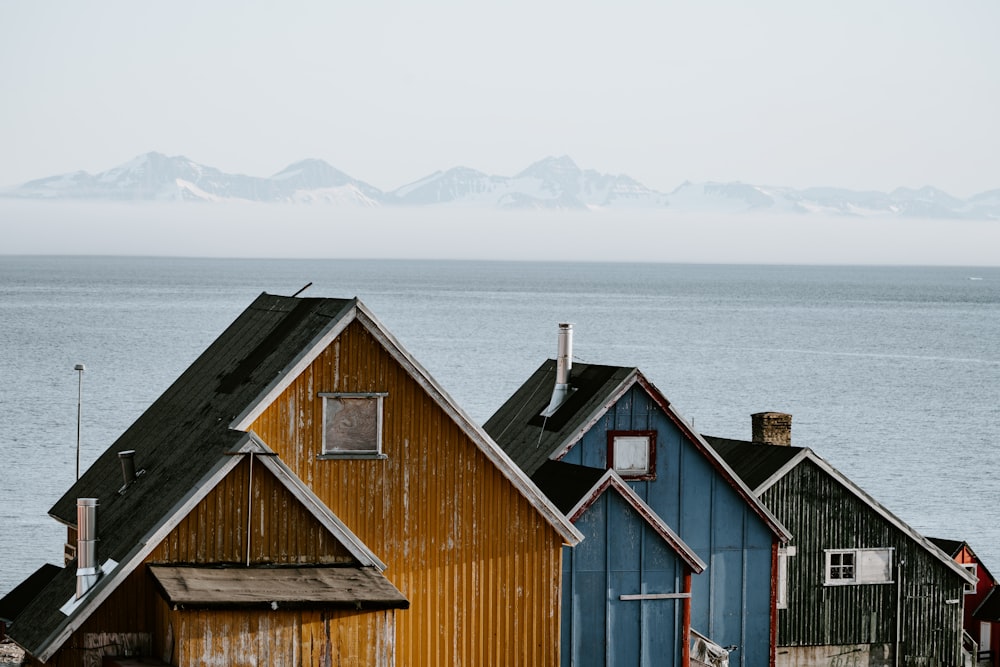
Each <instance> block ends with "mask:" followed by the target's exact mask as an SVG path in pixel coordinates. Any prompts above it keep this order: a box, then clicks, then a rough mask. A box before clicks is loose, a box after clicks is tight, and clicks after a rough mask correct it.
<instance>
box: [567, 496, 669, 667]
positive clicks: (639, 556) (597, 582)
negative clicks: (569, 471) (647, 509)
mask: <svg viewBox="0 0 1000 667" xmlns="http://www.w3.org/2000/svg"><path fill="white" fill-rule="evenodd" d="M576 527H577V528H579V529H580V531H581V532H582V533H583V534H584V536H585V538H584V540H583V542H581V543H580V544H579V545H577V546H576V547H574V548H572V549H569V548H566V549H565V550H564V554H563V561H564V565H563V623H562V628H563V630H562V632H563V635H562V642H563V652H562V662H561V664H562V665H563V667H570V666H571V665H572V666H574V667H604V666H606V665H616V666H617V667H647V666H651V665H657V666H658V667H687V666H686V664H685V663H684V662H683V660H682V657H683V654H684V645H685V639H686V637H687V633H686V632H685V628H684V626H683V610H684V601H683V600H680V599H666V600H621V599H620V596H621V595H636V594H640V593H645V594H650V593H683V592H686V588H685V582H686V581H688V579H687V573H688V570H687V569H686V567H685V565H684V564H683V562H682V561H681V560H680V558H679V557H678V556H677V554H676V552H674V551H673V550H672V549H671V548H670V546H669V545H668V544H667V543H666V542H664V540H663V538H662V537H660V536H659V535H658V534H656V533H655V532H654V531H653V529H652V528H651V527H650V526H649V524H647V523H646V522H645V520H643V519H642V518H641V517H640V516H639V514H638V513H637V512H636V511H635V510H634V509H633V508H632V507H631V506H629V505H628V504H627V503H626V502H625V501H624V500H622V498H621V496H619V495H618V494H617V493H615V492H613V491H609V492H606V493H604V494H603V495H602V496H601V497H600V498H599V499H598V500H597V502H595V503H594V504H593V505H591V506H590V508H588V509H587V511H586V512H584V513H583V515H582V516H581V517H580V518H579V519H578V520H577V522H576Z"/></svg>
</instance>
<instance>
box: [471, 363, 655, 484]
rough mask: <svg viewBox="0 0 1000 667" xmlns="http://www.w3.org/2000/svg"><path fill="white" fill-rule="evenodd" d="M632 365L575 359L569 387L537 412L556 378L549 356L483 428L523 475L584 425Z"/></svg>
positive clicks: (625, 378) (538, 466) (549, 397)
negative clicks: (558, 401)
mask: <svg viewBox="0 0 1000 667" xmlns="http://www.w3.org/2000/svg"><path fill="white" fill-rule="evenodd" d="M636 372H637V369H635V368H625V367H620V366H599V365H597V364H581V363H574V364H573V368H572V370H571V371H570V382H569V384H570V386H571V387H573V389H574V391H573V393H572V394H570V396H569V397H568V398H567V399H566V401H565V402H564V403H563V404H562V405H561V406H560V407H559V409H558V410H556V412H555V414H553V415H552V416H551V417H548V418H545V417H542V416H541V412H542V410H544V409H545V408H546V407H547V406H548V404H549V400H550V399H551V398H552V389H553V387H555V382H556V362H555V360H554V359H548V360H546V361H545V362H544V363H542V365H541V366H539V367H538V370H536V371H535V372H534V373H533V374H532V375H531V377H530V378H528V380H527V381H526V382H525V383H524V384H522V385H521V386H520V388H518V390H517V391H515V392H514V394H513V395H512V396H511V397H510V398H509V399H507V401H506V402H505V403H504V404H503V405H502V406H500V409H498V410H497V411H496V412H495V413H494V414H493V416H492V417H490V418H489V419H488V420H487V421H486V423H485V424H484V425H483V428H484V429H485V430H486V432H487V433H488V434H489V435H490V437H492V438H493V439H494V440H495V441H496V442H497V444H498V445H500V447H502V448H503V450H504V451H505V452H507V454H508V456H510V457H511V458H512V459H514V463H516V464H517V465H518V466H520V468H521V469H522V470H524V472H526V473H527V474H528V475H534V474H535V472H536V471H537V470H538V469H539V468H540V467H541V466H542V464H543V463H545V462H546V461H547V460H548V459H549V456H551V455H552V454H553V453H554V452H556V451H558V450H559V449H560V448H561V447H562V446H563V445H564V444H565V443H566V442H567V440H569V439H570V437H571V436H573V435H574V434H576V433H577V432H578V431H579V430H580V429H581V428H583V427H584V426H586V424H587V420H588V419H589V418H590V417H591V416H592V415H594V414H595V413H596V412H598V411H599V410H600V409H601V408H602V407H603V406H604V405H605V404H606V403H607V401H608V399H609V398H610V397H611V395H612V393H613V392H614V390H615V389H616V388H617V387H619V386H621V384H622V383H623V382H625V381H626V380H627V379H628V378H629V376H631V375H632V374H634V373H636Z"/></svg>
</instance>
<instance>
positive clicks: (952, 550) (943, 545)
mask: <svg viewBox="0 0 1000 667" xmlns="http://www.w3.org/2000/svg"><path fill="white" fill-rule="evenodd" d="M927 539H928V540H930V541H931V542H933V543H934V544H936V545H937V547H938V548H939V549H940V550H941V551H943V552H945V553H946V554H948V555H949V556H951V557H952V558H954V557H956V556H957V555H958V554H959V553H960V552H961V551H962V547H964V546H966V545H965V542H963V541H962V540H949V539H946V538H943V537H928V538H927Z"/></svg>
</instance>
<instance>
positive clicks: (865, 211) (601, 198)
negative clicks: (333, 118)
mask: <svg viewBox="0 0 1000 667" xmlns="http://www.w3.org/2000/svg"><path fill="white" fill-rule="evenodd" d="M0 196H4V197H17V198H25V199H86V200H111V201H129V200H131V201H140V200H152V201H202V202H225V201H253V202H275V203H281V202H284V203H295V204H316V205H321V204H325V205H333V206H361V207H378V206H450V207H456V206H464V207H469V208H487V209H507V210H525V209H542V210H622V209H645V210H671V211H679V212H696V213H726V214H731V213H745V212H769V213H786V214H825V215H847V216H862V217H867V216H891V217H921V218H977V219H994V220H997V219H1000V189H997V190H990V191H987V192H983V193H981V194H978V195H976V196H974V197H970V198H969V199H967V200H962V199H959V198H957V197H953V196H951V195H949V194H948V193H946V192H943V191H941V190H938V189H935V188H932V187H922V188H918V189H912V188H897V189H896V190H893V191H892V192H890V193H885V192H875V191H858V190H847V189H843V188H831V187H812V188H806V189H802V190H796V189H793V188H788V187H781V186H764V185H753V184H748V183H740V182H729V183H718V182H711V181H709V182H703V183H692V182H685V183H683V184H681V185H680V186H678V187H677V188H676V189H675V190H673V191H671V192H670V193H662V192H658V191H656V190H652V189H650V188H648V187H646V186H645V185H643V184H642V183H640V182H638V181H636V180H635V179H633V178H631V177H629V176H626V175H624V174H604V173H601V172H598V171H595V170H593V169H581V168H580V167H579V166H577V164H576V163H575V162H574V161H573V160H572V159H571V158H569V157H568V156H565V155H563V156H560V157H546V158H544V159H542V160H539V161H537V162H535V163H534V164H531V165H529V166H528V167H527V168H526V169H524V170H523V171H521V172H519V173H517V174H515V175H514V176H496V175H490V174H486V173H484V172H481V171H477V170H475V169H471V168H468V167H454V168H451V169H448V170H446V171H437V172H434V173H433V174H430V175H429V176H426V177H424V178H422V179H420V180H417V181H414V182H412V183H409V184H407V185H404V186H402V187H400V188H397V189H396V190H393V191H390V192H383V191H382V190H379V189H378V188H376V187H375V186H373V185H370V184H368V183H365V182H364V181H360V180H358V179H355V178H353V177H351V176H350V175H348V174H346V173H344V172H342V171H340V170H339V169H336V168H334V167H333V166H331V165H330V164H328V163H326V162H324V161H323V160H318V159H307V160H302V161H299V162H296V163H294V164H290V165H288V166H287V167H285V168H284V169H282V170H281V171H279V172H278V173H276V174H274V175H273V176H271V177H268V178H264V177H256V176H246V175H243V174H228V173H225V172H222V171H220V170H219V169H216V168H214V167H208V166H205V165H202V164H198V163H197V162H194V161H192V160H189V159H188V158H186V157H183V156H172V157H171V156H166V155H164V154H162V153H146V154H145V155H140V156H138V157H136V158H135V159H133V160H130V161H129V162H126V163H124V164H122V165H119V166H117V167H114V168H112V169H109V170H107V171H104V172H100V173H98V174H96V175H91V174H88V173H86V172H83V171H77V172H73V173H68V174H60V175H57V176H50V177H48V178H41V179H37V180H33V181H29V182H27V183H24V184H23V185H20V186H17V187H13V188H8V189H6V190H3V191H0Z"/></svg>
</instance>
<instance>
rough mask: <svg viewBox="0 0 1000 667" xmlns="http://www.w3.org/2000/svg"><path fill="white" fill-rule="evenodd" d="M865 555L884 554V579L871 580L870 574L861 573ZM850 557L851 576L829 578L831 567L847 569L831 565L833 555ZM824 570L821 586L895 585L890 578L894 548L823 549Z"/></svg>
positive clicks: (842, 566) (891, 577) (842, 565)
mask: <svg viewBox="0 0 1000 667" xmlns="http://www.w3.org/2000/svg"><path fill="white" fill-rule="evenodd" d="M865 553H882V554H885V560H886V576H885V578H884V579H873V578H871V574H869V573H866V572H864V571H863V563H862V561H863V555H864V554H865ZM848 554H849V555H850V556H851V560H852V564H851V565H850V567H851V569H852V576H851V577H850V578H848V577H840V578H833V577H831V576H830V575H831V573H832V567H839V568H844V567H847V566H846V565H844V564H843V563H841V564H840V565H837V566H833V565H832V561H833V556H834V555H848ZM824 555H825V557H824V570H823V585H824V586H870V585H878V584H892V583H895V581H894V580H893V576H892V568H893V561H894V555H895V548H893V547H859V548H854V549H824Z"/></svg>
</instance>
